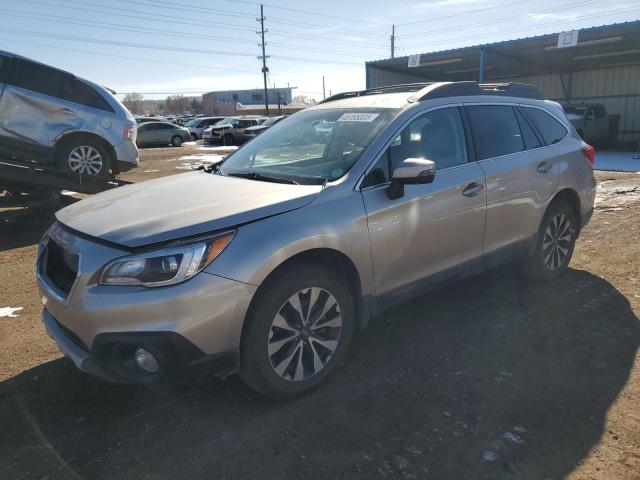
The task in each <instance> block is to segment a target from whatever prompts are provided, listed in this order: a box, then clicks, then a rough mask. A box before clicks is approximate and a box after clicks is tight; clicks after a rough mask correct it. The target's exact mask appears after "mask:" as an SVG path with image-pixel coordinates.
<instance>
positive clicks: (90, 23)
mask: <svg viewBox="0 0 640 480" xmlns="http://www.w3.org/2000/svg"><path fill="white" fill-rule="evenodd" d="M4 15H7V16H13V17H18V18H27V19H36V20H43V21H51V20H52V19H55V21H56V22H59V23H65V24H70V25H79V26H82V27H92V28H102V29H107V30H115V31H123V32H133V33H141V34H146V35H157V34H160V35H163V36H169V37H177V38H193V39H201V40H223V41H232V42H234V43H244V44H250V45H253V44H254V42H253V41H252V40H244V39H237V38H228V37H218V36H214V35H202V34H196V33H184V32H174V31H164V30H161V29H156V28H147V27H133V26H130V25H124V24H118V23H110V22H100V21H96V20H84V21H74V20H69V19H68V18H67V17H64V16H61V15H39V14H32V13H23V12H18V13H13V12H12V13H5V14H4ZM271 45H273V46H274V47H276V48H287V49H290V50H301V51H317V49H313V48H309V47H297V46H290V45H285V44H281V43H272V44H271ZM323 52H324V53H331V54H333V55H340V56H346V57H355V56H358V55H357V54H353V53H345V52H340V51H337V50H327V49H323ZM363 55H364V54H363Z"/></svg>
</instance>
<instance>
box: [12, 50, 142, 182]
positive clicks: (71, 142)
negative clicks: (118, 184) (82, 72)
mask: <svg viewBox="0 0 640 480" xmlns="http://www.w3.org/2000/svg"><path fill="white" fill-rule="evenodd" d="M135 141H136V122H135V120H134V118H133V115H131V113H129V111H128V110H127V109H126V108H125V107H124V105H122V104H121V103H120V102H119V101H118V99H117V98H116V97H115V96H114V94H112V93H111V92H110V91H109V90H107V89H106V88H104V87H101V86H99V85H96V84H94V83H91V82H90V81H88V80H84V79H82V78H79V77H76V76H75V75H73V74H71V73H68V72H64V71H62V70H58V69H56V68H53V67H50V66H48V65H44V64H42V63H38V62H34V61H33V60H29V59H28V58H24V57H21V56H18V55H14V54H12V53H9V52H3V51H0V157H3V156H4V157H7V158H10V159H16V160H23V161H27V162H32V161H37V162H39V163H42V164H43V165H52V166H56V167H58V168H60V169H61V170H62V171H63V172H65V173H67V174H68V175H71V176H78V175H80V176H87V177H96V178H99V177H107V176H109V175H110V174H111V173H113V174H117V173H119V172H123V171H126V170H129V169H131V168H134V167H136V166H137V165H138V149H137V148H136V144H135Z"/></svg>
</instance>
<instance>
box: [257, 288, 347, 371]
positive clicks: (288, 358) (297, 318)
mask: <svg viewBox="0 0 640 480" xmlns="http://www.w3.org/2000/svg"><path fill="white" fill-rule="evenodd" d="M341 333H342V316H341V313H340V305H339V304H338V301H337V300H336V298H335V297H334V296H333V295H332V294H331V293H330V292H328V291H327V290H325V289H322V288H320V287H311V288H305V289H303V290H299V291H298V292H297V293H295V294H294V295H292V296H291V297H289V299H288V300H287V301H286V302H285V303H284V304H283V305H282V306H281V307H280V309H279V310H278V313H277V314H276V316H275V318H274V319H273V321H272V323H271V327H270V329H269V337H268V340H267V352H268V355H269V361H270V363H271V367H272V368H273V370H274V371H275V373H276V374H277V375H278V376H280V377H281V378H283V379H285V380H289V381H302V380H307V379H309V378H311V377H312V376H314V375H316V374H317V373H318V372H320V371H321V370H322V369H323V368H324V367H325V366H326V365H327V364H328V363H329V361H330V360H331V357H332V356H333V355H334V353H335V351H336V349H337V348H338V344H339V342H340V336H341Z"/></svg>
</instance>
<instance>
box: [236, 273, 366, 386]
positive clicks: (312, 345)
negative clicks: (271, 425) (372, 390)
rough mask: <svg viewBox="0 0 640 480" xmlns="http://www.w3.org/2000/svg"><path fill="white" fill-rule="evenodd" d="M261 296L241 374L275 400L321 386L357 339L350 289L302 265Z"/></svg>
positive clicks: (249, 323)
mask: <svg viewBox="0 0 640 480" xmlns="http://www.w3.org/2000/svg"><path fill="white" fill-rule="evenodd" d="M257 295H258V296H257V297H256V299H255V300H254V303H253V305H252V307H251V309H250V312H249V313H248V315H247V319H246V325H245V328H244V331H243V335H242V341H241V345H240V376H241V377H242V379H243V380H244V381H245V382H246V383H247V384H248V385H249V386H251V387H252V388H253V389H255V390H256V391H258V392H260V393H261V394H263V395H265V396H267V397H271V398H283V397H292V396H296V395H300V394H303V393H306V392H309V391H310V390H312V389H314V388H316V387H317V386H318V385H319V384H320V383H321V382H322V381H323V380H324V379H325V378H326V377H327V376H328V375H329V374H330V373H331V372H332V371H333V370H334V369H335V368H336V367H337V365H338V364H339V363H340V362H341V361H342V360H343V358H344V356H345V355H346V353H347V350H348V348H349V344H350V343H351V339H352V337H353V333H354V330H355V316H354V302H353V298H352V296H351V292H350V291H349V288H348V287H347V285H346V284H345V283H344V281H343V280H342V278H340V277H339V276H338V275H336V274H335V273H334V272H333V271H331V270H328V269H326V268H323V267H319V266H316V265H308V264H296V265H292V266H291V267H289V268H287V269H286V270H284V271H282V272H280V273H278V274H276V276H275V277H273V278H271V279H269V280H268V283H266V284H265V285H263V286H262V287H261V289H260V291H259V292H258V294H257ZM305 317H306V320H305Z"/></svg>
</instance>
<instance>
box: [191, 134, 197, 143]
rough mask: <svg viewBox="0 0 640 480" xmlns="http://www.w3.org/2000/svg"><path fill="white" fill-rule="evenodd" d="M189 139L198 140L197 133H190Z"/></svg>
mask: <svg viewBox="0 0 640 480" xmlns="http://www.w3.org/2000/svg"><path fill="white" fill-rule="evenodd" d="M191 141H192V142H197V141H198V135H196V134H195V133H192V134H191Z"/></svg>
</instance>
